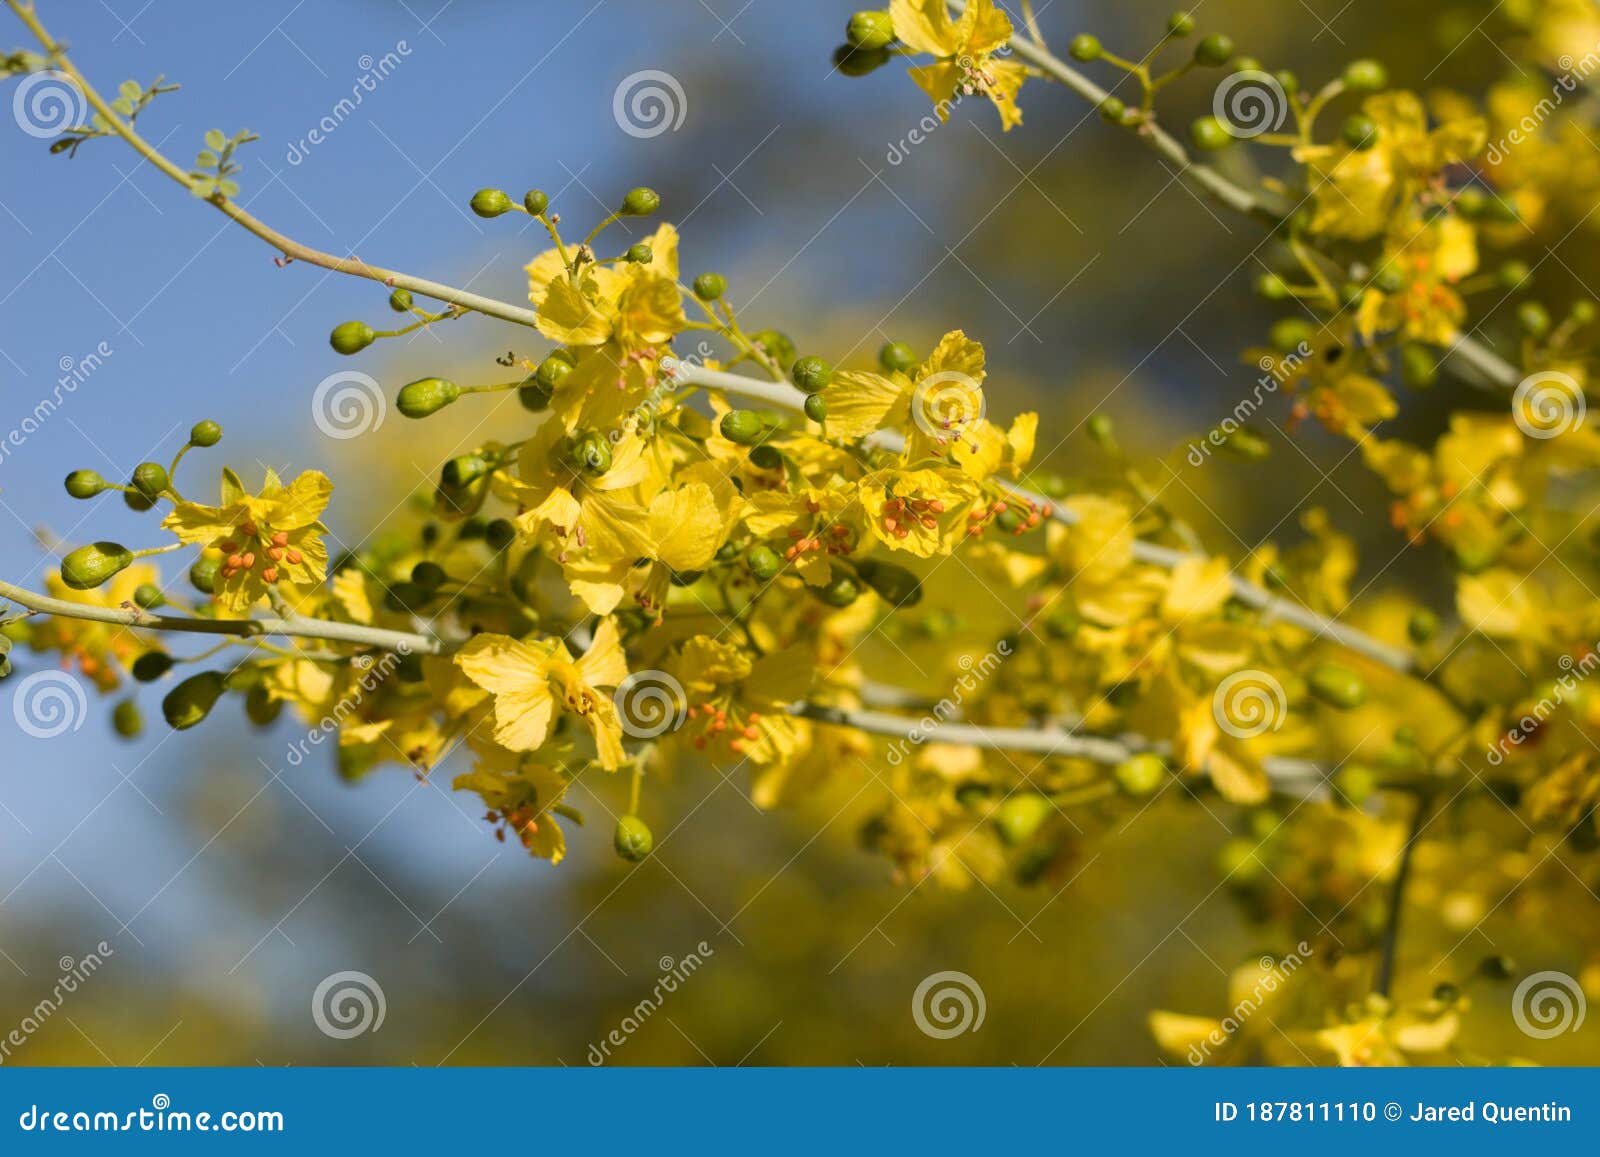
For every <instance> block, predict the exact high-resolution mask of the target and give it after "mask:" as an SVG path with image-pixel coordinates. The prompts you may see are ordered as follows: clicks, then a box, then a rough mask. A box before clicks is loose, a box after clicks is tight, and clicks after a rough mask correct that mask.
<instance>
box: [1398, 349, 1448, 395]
mask: <svg viewBox="0 0 1600 1157" xmlns="http://www.w3.org/2000/svg"><path fill="white" fill-rule="evenodd" d="M1438 377H1439V359H1438V358H1436V357H1435V356H1434V354H1433V351H1432V350H1431V349H1429V348H1428V347H1427V346H1425V345H1421V344H1419V343H1417V342H1407V343H1406V344H1405V345H1403V346H1401V347H1400V380H1401V381H1403V382H1405V384H1406V385H1408V386H1410V387H1411V388H1412V389H1414V390H1425V389H1427V388H1428V387H1429V386H1431V385H1433V383H1434V382H1435V381H1437V380H1438Z"/></svg>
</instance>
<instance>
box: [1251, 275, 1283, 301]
mask: <svg viewBox="0 0 1600 1157" xmlns="http://www.w3.org/2000/svg"><path fill="white" fill-rule="evenodd" d="M1256 293H1257V294H1258V295H1260V296H1261V297H1264V298H1266V299H1267V300H1268V301H1282V300H1283V299H1284V298H1286V297H1288V296H1289V286H1288V285H1287V284H1286V283H1285V282H1284V280H1283V278H1281V277H1279V276H1278V275H1277V274H1276V273H1263V274H1262V275H1261V276H1260V277H1258V278H1256Z"/></svg>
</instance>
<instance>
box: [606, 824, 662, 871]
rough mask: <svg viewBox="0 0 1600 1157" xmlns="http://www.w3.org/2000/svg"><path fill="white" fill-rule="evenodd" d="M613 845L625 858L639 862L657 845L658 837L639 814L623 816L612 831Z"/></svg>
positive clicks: (634, 862)
mask: <svg viewBox="0 0 1600 1157" xmlns="http://www.w3.org/2000/svg"><path fill="white" fill-rule="evenodd" d="M611 846H612V847H613V848H615V849H616V850H617V855H619V856H621V857H622V858H623V859H624V860H627V861H628V862H629V863H632V864H637V863H638V862H639V861H640V860H643V859H644V858H645V857H646V856H648V855H649V854H650V852H651V849H653V848H654V847H655V846H656V837H655V836H654V835H653V834H652V833H651V831H650V828H649V826H648V825H647V824H646V823H645V822H644V821H643V820H642V819H640V818H639V817H638V816H631V815H630V816H623V817H622V818H621V819H620V820H618V821H617V827H616V830H615V831H613V832H612V833H611Z"/></svg>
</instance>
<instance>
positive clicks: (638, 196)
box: [622, 186, 661, 217]
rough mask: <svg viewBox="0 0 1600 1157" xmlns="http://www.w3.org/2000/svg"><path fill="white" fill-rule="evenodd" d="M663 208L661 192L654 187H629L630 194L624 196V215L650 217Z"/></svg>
mask: <svg viewBox="0 0 1600 1157" xmlns="http://www.w3.org/2000/svg"><path fill="white" fill-rule="evenodd" d="M659 208H661V194H659V193H657V192H656V191H655V190H654V189H646V188H643V187H642V186H641V187H640V188H637V189H629V190H628V195H627V196H626V197H624V198H622V215H623V216H624V217H648V216H650V214H652V213H654V212H655V211H656V210H657V209H659Z"/></svg>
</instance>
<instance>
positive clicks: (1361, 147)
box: [1339, 115, 1378, 152]
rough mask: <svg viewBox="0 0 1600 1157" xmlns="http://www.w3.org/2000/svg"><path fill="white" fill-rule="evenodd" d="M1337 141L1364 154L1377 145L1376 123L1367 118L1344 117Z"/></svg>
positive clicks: (1358, 116)
mask: <svg viewBox="0 0 1600 1157" xmlns="http://www.w3.org/2000/svg"><path fill="white" fill-rule="evenodd" d="M1339 139H1340V140H1342V141H1344V143H1345V144H1347V145H1349V146H1350V147H1351V148H1352V149H1355V150H1357V151H1358V152H1364V151H1366V150H1367V149H1370V148H1371V147H1372V146H1373V145H1375V144H1377V143H1378V122H1377V121H1375V120H1373V119H1372V118H1371V117H1367V116H1360V115H1357V116H1351V117H1346V118H1345V122H1344V127H1343V128H1341V129H1340V130H1339Z"/></svg>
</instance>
